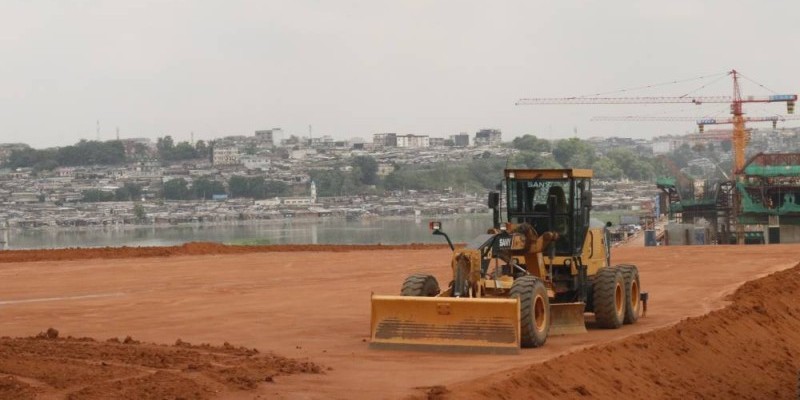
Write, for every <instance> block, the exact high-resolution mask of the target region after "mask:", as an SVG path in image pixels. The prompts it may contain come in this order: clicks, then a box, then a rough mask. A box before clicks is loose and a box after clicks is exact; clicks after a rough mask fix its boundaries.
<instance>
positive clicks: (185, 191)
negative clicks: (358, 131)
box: [0, 128, 800, 229]
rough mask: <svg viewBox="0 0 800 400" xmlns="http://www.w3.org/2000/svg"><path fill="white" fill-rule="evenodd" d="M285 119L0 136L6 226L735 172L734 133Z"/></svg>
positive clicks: (130, 220) (244, 217)
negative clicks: (340, 133) (204, 135)
mask: <svg viewBox="0 0 800 400" xmlns="http://www.w3.org/2000/svg"><path fill="white" fill-rule="evenodd" d="M749 135H750V138H749V140H750V143H749V147H748V149H749V150H748V151H749V152H750V154H749V155H752V154H755V153H758V152H761V151H770V152H786V151H791V150H792V149H800V128H790V129H789V128H786V129H768V130H763V129H759V130H751V131H750V132H749ZM285 136H286V135H285V134H284V132H283V131H282V130H281V129H280V128H275V129H269V130H259V131H255V132H254V134H252V135H242V136H227V137H223V138H220V139H215V140H213V141H209V142H208V143H206V142H205V141H202V140H199V141H196V142H195V141H193V140H192V141H184V142H179V143H175V142H174V141H173V139H172V137H171V136H165V137H161V138H158V140H156V141H153V140H151V139H148V138H130V139H117V140H111V141H103V142H101V141H87V140H82V141H81V142H79V143H77V144H75V145H72V146H66V147H61V148H51V149H43V150H37V149H32V148H31V147H29V146H27V145H25V144H21V143H11V144H0V166H2V168H0V203H2V204H3V208H2V209H1V210H0V227H1V228H10V229H27V228H48V227H54V228H58V227H62V228H73V227H92V226H100V227H102V226H119V225H129V224H130V225H137V224H139V225H141V224H152V225H161V224H181V223H202V224H219V223H253V222H256V223H257V222H259V221H266V220H276V219H277V220H282V219H287V218H319V217H341V218H371V217H387V216H419V215H447V214H469V213H484V212H487V207H486V204H485V203H486V201H485V196H486V192H487V191H488V190H493V189H495V188H496V186H497V184H498V183H499V181H500V179H499V177H500V176H501V171H502V169H503V168H562V167H577V168H592V169H593V170H594V175H595V185H594V187H595V196H594V199H595V201H594V205H595V208H596V209H597V210H601V211H602V210H607V211H608V210H632V211H637V210H647V209H650V208H652V207H653V203H654V198H655V196H656V195H657V193H658V190H657V189H656V187H655V185H654V180H655V178H657V177H662V176H674V175H676V174H686V175H687V176H690V177H692V178H694V179H723V178H726V179H727V173H728V172H727V171H730V168H731V167H730V165H731V155H730V146H731V144H730V131H708V132H704V133H693V134H686V135H670V136H661V137H656V138H653V139H633V138H621V137H592V138H588V139H579V138H569V139H561V140H552V141H551V140H546V139H542V138H538V137H536V136H534V135H524V136H521V137H517V138H514V139H513V140H511V141H507V142H504V141H503V137H502V132H501V131H500V130H497V129H482V130H479V131H477V132H475V133H474V135H470V134H467V133H460V134H457V135H452V136H450V137H448V138H439V137H430V136H428V135H415V134H396V133H379V134H375V135H373V138H372V141H371V142H370V141H364V140H360V139H352V140H337V139H334V138H332V137H330V136H319V137H310V136H309V137H300V136H296V135H289V136H288V137H285Z"/></svg>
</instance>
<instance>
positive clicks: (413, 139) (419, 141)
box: [397, 134, 430, 149]
mask: <svg viewBox="0 0 800 400" xmlns="http://www.w3.org/2000/svg"><path fill="white" fill-rule="evenodd" d="M429 146H430V137H429V136H428V135H412V134H408V135H397V147H406V148H411V149H417V148H422V147H429Z"/></svg>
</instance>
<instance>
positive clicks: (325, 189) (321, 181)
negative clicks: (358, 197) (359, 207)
mask: <svg viewBox="0 0 800 400" xmlns="http://www.w3.org/2000/svg"><path fill="white" fill-rule="evenodd" d="M309 175H310V176H311V180H313V181H314V182H315V183H316V185H317V194H318V195H319V196H321V197H327V196H346V195H353V194H358V193H361V188H360V185H359V183H358V179H357V178H356V177H355V176H354V175H353V174H352V173H349V172H347V171H342V170H341V169H333V170H311V171H309Z"/></svg>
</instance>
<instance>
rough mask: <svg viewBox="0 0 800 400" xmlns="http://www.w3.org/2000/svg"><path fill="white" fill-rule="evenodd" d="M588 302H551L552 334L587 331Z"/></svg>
mask: <svg viewBox="0 0 800 400" xmlns="http://www.w3.org/2000/svg"><path fill="white" fill-rule="evenodd" d="M585 308H586V303H550V336H556V335H574V334H578V333H586V320H585V319H584V318H583V311H584V309H585Z"/></svg>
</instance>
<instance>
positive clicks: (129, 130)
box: [0, 0, 800, 148]
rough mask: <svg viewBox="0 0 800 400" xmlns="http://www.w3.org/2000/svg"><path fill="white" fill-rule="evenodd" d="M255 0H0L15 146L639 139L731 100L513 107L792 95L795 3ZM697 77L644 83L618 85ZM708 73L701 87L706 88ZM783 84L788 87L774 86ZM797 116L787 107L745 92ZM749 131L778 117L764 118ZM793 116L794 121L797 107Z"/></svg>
mask: <svg viewBox="0 0 800 400" xmlns="http://www.w3.org/2000/svg"><path fill="white" fill-rule="evenodd" d="M740 3H741V4H737V5H736V6H735V7H734V6H732V4H731V3H730V2H725V1H689V0H680V1H672V2H659V3H651V2H634V1H577V0H567V1H560V2H539V1H536V2H521V1H520V2H496V3H495V2H492V3H479V2H466V1H440V2H423V1H408V2H388V1H371V2H351V1H337V2H316V1H292V2H249V1H229V2H211V1H173V2H155V1H144V2H111V1H86V2H81V3H73V2H58V1H42V2H3V3H2V4H0V15H1V16H0V22H2V24H0V50H2V54H3V62H1V63H0V87H3V89H4V90H3V91H0V143H8V142H22V143H27V144H29V145H31V146H33V147H37V148H41V147H51V146H63V145H68V144H73V143H75V142H77V141H78V140H80V139H89V140H93V139H95V138H96V131H95V130H96V121H98V120H99V121H100V139H101V140H109V139H113V138H115V136H116V129H117V127H118V128H119V131H120V137H121V138H131V137H148V138H151V139H155V138H157V137H160V136H164V135H171V136H172V137H173V138H175V140H176V141H183V140H189V137H190V133H191V132H194V138H195V140H208V139H211V138H215V137H221V136H227V135H252V134H253V132H254V131H255V130H260V129H271V128H276V127H280V128H282V129H283V130H284V132H285V133H286V136H287V137H288V135H291V134H295V135H298V136H305V135H308V130H309V125H311V126H313V134H314V136H322V135H330V136H333V137H334V138H337V139H344V138H352V137H360V138H362V139H364V140H366V141H371V138H372V134H374V133H379V132H396V133H399V134H407V133H414V134H427V135H430V136H432V137H447V136H449V135H452V134H457V133H459V132H467V133H469V134H470V135H474V133H475V132H476V131H477V130H479V129H482V128H497V129H500V130H502V132H503V140H506V141H507V140H510V139H512V138H513V137H516V136H520V135H523V134H535V135H537V136H540V137H545V138H550V139H553V138H562V137H572V136H578V137H581V138H587V137H590V136H612V135H613V136H629V137H637V138H651V137H654V136H660V135H665V134H680V133H686V132H690V131H693V130H694V129H696V128H695V127H694V125H693V124H692V123H691V122H672V123H622V122H617V123H610V122H591V121H589V119H590V118H591V117H592V116H597V115H665V116H671V115H678V116H703V115H712V114H713V115H727V106H726V105H725V104H716V105H703V106H699V107H698V106H690V105H683V106H681V105H651V106H617V105H615V106H610V105H609V106H577V105H573V106H568V105H560V106H519V107H518V106H515V105H514V103H515V102H516V101H517V100H518V99H520V98H526V97H563V96H576V95H587V94H592V93H599V92H612V93H610V94H609V95H610V96H617V95H619V96H625V95H631V96H634V95H635V96H638V95H664V96H673V95H683V94H686V93H689V92H691V93H693V94H696V95H730V94H731V91H732V88H731V81H730V79H729V78H727V77H724V76H723V74H724V72H726V71H728V70H730V69H733V68H735V69H737V70H739V71H740V72H742V73H743V74H744V76H745V77H746V78H749V79H745V80H743V81H742V90H743V93H744V94H745V95H759V94H773V93H774V92H776V93H797V92H798V90H797V76H796V74H797V72H795V70H796V69H797V68H796V66H797V65H798V62H797V58H798V56H797V55H793V54H794V53H792V52H790V46H791V43H792V42H791V41H792V39H793V38H794V35H793V34H795V33H796V32H797V28H796V27H797V22H796V21H795V20H794V19H793V17H794V16H796V15H799V14H798V11H800V5H798V4H796V3H782V2H781V4H779V3H778V2H775V3H766V2H765V3H761V2H756V1H744V2H740ZM699 76H712V77H711V78H708V79H701V80H696V81H690V82H685V83H682V84H676V85H663V86H657V87H655V88H652V89H649V90H643V91H635V92H625V91H621V89H626V88H633V87H639V86H643V85H649V84H658V83H663V82H671V81H677V80H685V79H688V78H693V77H699ZM704 85H705V87H704ZM773 91H774V92H773ZM745 111H746V112H748V113H749V115H754V116H755V115H773V114H784V113H785V112H786V110H785V105H784V104H783V103H781V104H774V105H762V106H754V107H749V106H746V107H745ZM753 126H754V127H759V126H764V127H767V125H753ZM785 126H798V124H797V122H791V121H788V122H786V123H785Z"/></svg>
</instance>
